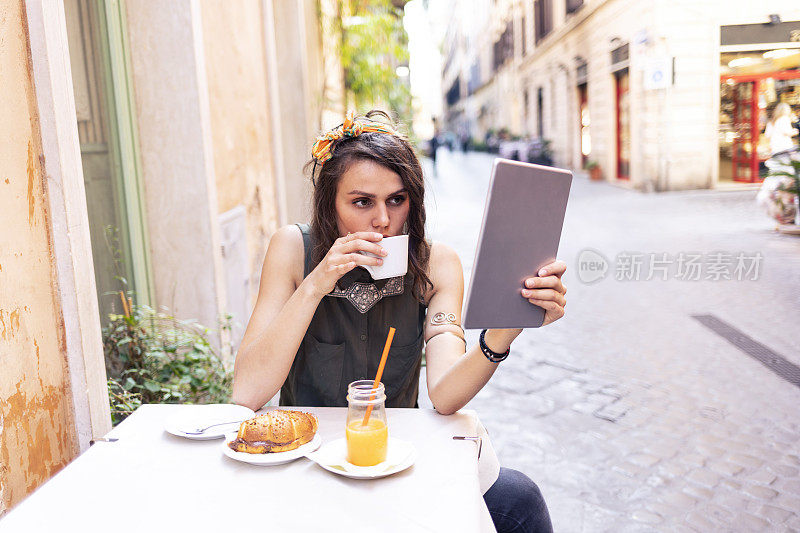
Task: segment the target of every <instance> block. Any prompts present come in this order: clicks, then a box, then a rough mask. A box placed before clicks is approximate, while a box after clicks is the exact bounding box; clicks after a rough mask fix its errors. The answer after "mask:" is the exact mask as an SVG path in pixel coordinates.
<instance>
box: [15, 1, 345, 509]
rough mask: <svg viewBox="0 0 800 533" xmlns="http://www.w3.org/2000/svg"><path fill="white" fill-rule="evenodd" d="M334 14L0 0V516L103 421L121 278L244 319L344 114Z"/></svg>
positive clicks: (210, 314) (163, 301)
mask: <svg viewBox="0 0 800 533" xmlns="http://www.w3.org/2000/svg"><path fill="white" fill-rule="evenodd" d="M335 12H336V9H335V1H334V0H330V1H327V0H326V1H322V2H317V1H314V0H302V1H298V2H283V1H279V0H243V1H241V2H236V3H235V4H231V3H229V2H224V1H222V0H209V1H203V2H199V1H197V0H174V1H170V2H162V1H160V0H127V1H120V0H104V1H96V0H65V1H64V2H61V1H53V0H28V1H26V2H21V1H10V2H0V35H2V36H3V39H2V44H1V45H0V87H2V93H3V102H4V103H3V105H2V106H0V132H2V135H0V216H2V220H3V225H2V226H0V368H2V372H0V516H2V515H3V514H4V512H6V511H7V510H8V509H10V508H11V507H12V506H13V505H15V504H16V503H18V502H19V501H20V500H21V499H22V498H24V497H25V496H26V495H27V494H28V493H30V492H31V491H33V490H34V489H35V488H36V487H37V486H39V485H40V484H41V483H43V482H44V481H46V480H47V479H48V478H49V477H50V476H52V475H53V474H54V473H55V472H57V471H58V470H59V469H60V468H62V467H63V466H64V465H66V464H67V463H68V462H69V461H70V460H72V459H73V458H74V457H75V456H76V455H78V454H79V453H80V452H81V451H83V450H85V449H86V448H88V446H89V441H90V440H91V439H92V438H93V437H99V436H102V435H104V434H105V433H106V432H107V431H108V430H109V429H110V424H111V423H110V417H109V403H108V392H107V387H106V372H105V364H104V355H103V347H102V340H101V327H102V325H103V324H104V320H105V317H107V315H108V313H109V312H117V313H119V312H120V305H119V301H120V300H119V291H132V293H133V297H134V298H135V299H136V301H137V302H139V303H142V304H148V305H150V306H152V307H155V308H160V307H162V306H163V307H166V308H168V309H169V312H170V313H171V314H173V315H175V316H176V317H178V318H181V319H197V320H198V322H200V323H201V324H204V325H205V326H208V327H210V328H212V329H215V328H216V327H217V324H218V322H217V321H218V319H219V317H220V316H223V315H226V314H232V315H233V317H234V320H235V321H236V322H238V323H239V324H241V325H243V324H246V323H247V321H248V319H249V314H250V311H251V309H252V306H253V304H254V302H255V295H256V294H257V290H258V284H259V277H260V272H261V265H262V262H263V258H264V254H265V251H266V246H267V243H268V240H269V237H270V236H271V234H272V233H273V232H274V231H275V230H276V229H277V227H278V226H279V225H281V224H285V223H288V222H295V221H302V220H305V219H307V215H308V208H307V206H306V205H305V202H306V201H307V197H308V195H307V191H308V187H309V184H308V182H307V180H306V179H305V178H304V177H303V175H302V166H303V164H304V163H305V162H306V160H307V159H308V158H309V157H310V156H309V152H310V147H311V144H312V141H313V139H314V137H315V136H316V134H317V133H318V132H319V131H320V130H321V129H325V128H328V127H330V126H333V125H335V124H336V123H338V122H340V121H341V118H342V117H343V116H344V109H343V104H342V94H343V90H344V88H343V78H342V72H341V64H340V63H337V61H335V58H336V57H337V54H336V51H335V50H336V48H335V43H336V42H337V37H336V35H335V33H334V32H335V27H336V25H335V24H333V23H332V22H331V19H332V17H333V16H335ZM323 48H326V49H328V53H327V54H325V57H324V59H323V53H322V51H323ZM241 333H242V329H241V327H240V328H239V329H238V330H236V329H235V330H234V332H233V336H234V338H233V339H230V340H231V341H232V342H233V343H234V344H236V342H237V339H238V338H239V337H240V336H241ZM228 362H229V363H230V361H228Z"/></svg>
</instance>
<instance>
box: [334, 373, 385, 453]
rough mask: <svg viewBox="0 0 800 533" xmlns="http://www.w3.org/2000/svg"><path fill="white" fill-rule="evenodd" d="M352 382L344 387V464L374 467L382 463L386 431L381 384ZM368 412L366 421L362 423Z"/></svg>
mask: <svg viewBox="0 0 800 533" xmlns="http://www.w3.org/2000/svg"><path fill="white" fill-rule="evenodd" d="M373 383H374V382H373V381H372V380H361V381H354V382H352V383H351V384H350V385H348V387H347V426H346V428H345V431H346V437H347V461H348V462H350V463H351V464H354V465H356V466H375V465H376V464H378V463H382V462H383V461H385V460H386V451H387V448H388V441H389V430H388V426H387V424H386V406H385V403H386V393H385V391H384V387H383V383H379V384H378V386H377V387H374V386H373ZM367 412H369V419H368V420H367V423H366V424H364V419H365V418H366V416H367Z"/></svg>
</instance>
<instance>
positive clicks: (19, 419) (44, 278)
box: [0, 2, 91, 516]
mask: <svg viewBox="0 0 800 533" xmlns="http://www.w3.org/2000/svg"><path fill="white" fill-rule="evenodd" d="M25 20H26V19H25V12H24V9H23V4H22V2H3V3H2V4H0V35H2V36H3V38H2V39H0V87H2V88H3V105H2V106H0V131H2V134H0V218H2V224H1V225H0V369H2V371H1V372H0V516H2V515H3V514H4V513H5V512H6V511H7V510H8V509H10V508H11V507H12V506H14V505H15V504H17V503H18V502H19V501H20V500H22V499H23V498H24V497H25V496H26V495H27V494H29V493H30V492H32V491H33V490H34V489H36V488H37V487H38V486H39V485H41V484H42V483H44V482H45V481H46V480H47V479H49V478H50V477H51V476H52V475H54V474H55V473H56V472H58V471H59V470H60V469H61V468H63V467H64V466H65V465H66V464H67V463H68V462H69V461H70V460H72V459H73V458H74V457H75V456H76V455H77V454H78V451H79V446H78V439H77V435H76V431H75V425H74V424H75V419H74V414H73V408H72V400H71V393H70V385H69V383H70V380H69V377H68V371H67V362H66V349H65V341H64V336H63V331H62V330H63V327H64V323H63V318H62V311H61V309H60V307H59V305H58V303H57V302H58V298H57V293H58V287H57V283H56V277H55V273H54V255H53V248H52V242H51V235H50V232H49V229H48V228H49V223H50V220H49V216H50V214H49V212H48V209H47V205H48V204H47V192H46V187H45V183H44V182H45V177H44V175H43V172H42V163H41V159H40V158H41V153H42V148H41V138H40V133H39V131H40V130H39V121H38V116H37V111H36V109H37V107H36V97H35V93H34V88H33V82H32V70H31V66H30V61H29V57H30V51H29V48H28V35H27V24H26V22H25ZM89 275H91V273H89Z"/></svg>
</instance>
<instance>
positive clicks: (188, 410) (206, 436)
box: [164, 403, 255, 440]
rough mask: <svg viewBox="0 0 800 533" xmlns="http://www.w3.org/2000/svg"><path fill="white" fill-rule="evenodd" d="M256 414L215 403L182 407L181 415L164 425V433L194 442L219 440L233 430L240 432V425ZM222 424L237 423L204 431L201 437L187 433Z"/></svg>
mask: <svg viewBox="0 0 800 533" xmlns="http://www.w3.org/2000/svg"><path fill="white" fill-rule="evenodd" d="M254 416H255V412H254V411H253V410H252V409H248V408H247V407H245V406H243V405H235V404H232V403H215V404H206V405H186V406H181V410H180V412H179V413H177V414H175V415H173V416H171V417H170V418H168V419H167V421H166V423H165V424H164V431H166V432H167V433H171V434H173V435H175V436H178V437H184V438H186V439H192V440H211V439H218V438H220V437H222V436H224V435H225V434H226V433H229V432H230V431H231V430H232V429H235V430H236V431H238V430H239V424H240V423H241V422H242V421H244V420H247V419H248V418H253V417H254ZM220 422H235V423H233V424H226V425H224V426H215V427H213V428H209V429H207V430H206V431H204V432H203V433H202V434H200V435H191V434H189V433H187V431H194V430H195V429H196V428H203V427H208V426H210V425H211V424H217V423H220Z"/></svg>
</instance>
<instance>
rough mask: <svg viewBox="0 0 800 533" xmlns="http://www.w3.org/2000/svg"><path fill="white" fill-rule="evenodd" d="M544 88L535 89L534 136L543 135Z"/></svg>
mask: <svg viewBox="0 0 800 533" xmlns="http://www.w3.org/2000/svg"><path fill="white" fill-rule="evenodd" d="M543 107H544V89H543V88H542V87H539V88H538V89H536V136H537V137H538V138H540V139H541V138H542V137H544V117H543V115H544V109H543Z"/></svg>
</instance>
